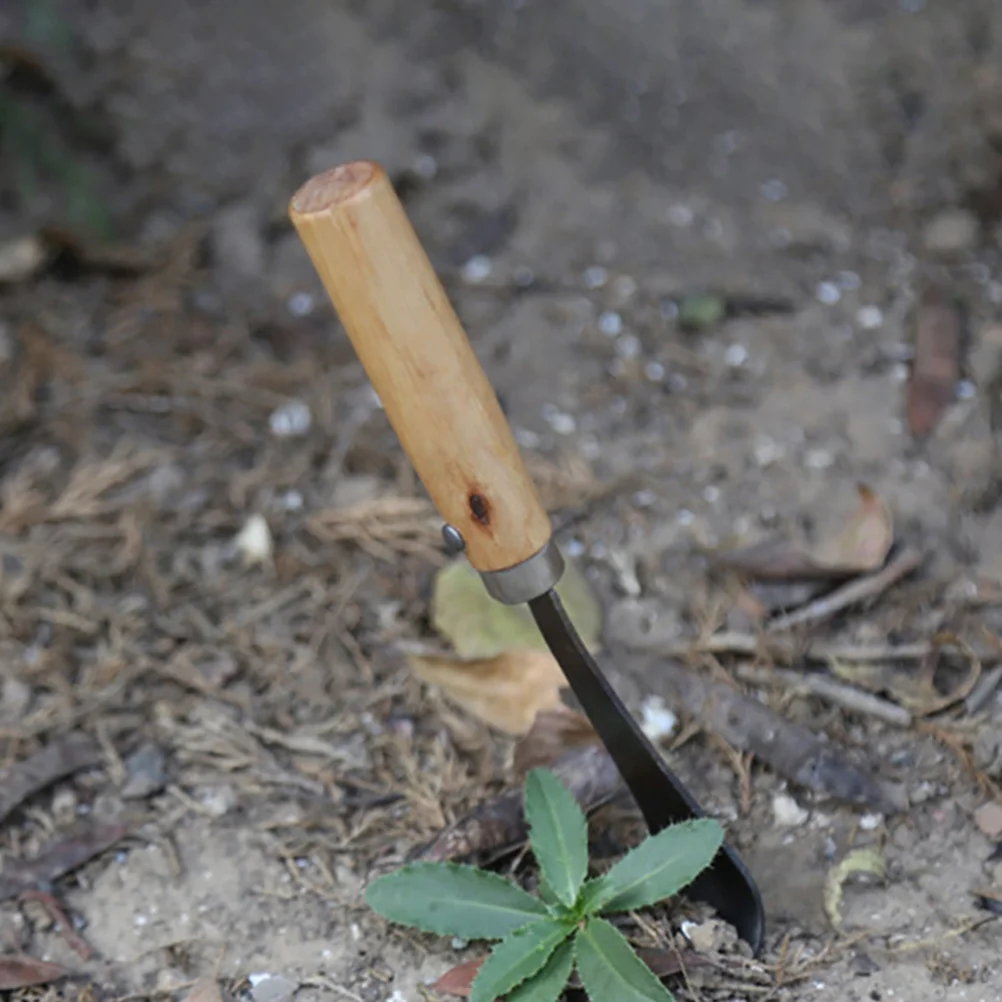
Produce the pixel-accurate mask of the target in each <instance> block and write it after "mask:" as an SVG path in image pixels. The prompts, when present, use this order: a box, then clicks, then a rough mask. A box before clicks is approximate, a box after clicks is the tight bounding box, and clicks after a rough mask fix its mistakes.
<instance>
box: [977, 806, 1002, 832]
mask: <svg viewBox="0 0 1002 1002" xmlns="http://www.w3.org/2000/svg"><path fill="white" fill-rule="evenodd" d="M974 823H975V824H976V825H977V826H978V829H979V830H980V831H981V833H982V834H983V835H986V836H987V837H988V838H990V839H997V838H1000V837H1002V804H999V803H996V802H995V801H994V800H991V801H989V802H988V803H987V804H982V805H981V806H980V807H979V808H978V809H977V810H976V811H975V812H974Z"/></svg>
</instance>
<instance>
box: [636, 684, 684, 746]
mask: <svg viewBox="0 0 1002 1002" xmlns="http://www.w3.org/2000/svg"><path fill="white" fill-rule="evenodd" d="M640 729H641V730H642V731H643V732H644V734H646V735H647V737H648V739H649V740H651V741H653V742H655V743H657V742H658V741H663V740H664V739H665V738H670V737H671V736H672V735H673V734H674V733H675V731H676V730H677V729H678V717H677V716H676V715H675V714H674V713H673V712H672V711H671V710H670V709H668V707H667V706H665V701H664V700H663V699H662V698H661V697H660V696H648V697H647V698H646V699H645V700H644V701H643V703H641V704H640Z"/></svg>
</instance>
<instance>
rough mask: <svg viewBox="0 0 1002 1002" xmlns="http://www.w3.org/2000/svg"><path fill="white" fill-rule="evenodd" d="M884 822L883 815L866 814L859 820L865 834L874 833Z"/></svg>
mask: <svg viewBox="0 0 1002 1002" xmlns="http://www.w3.org/2000/svg"><path fill="white" fill-rule="evenodd" d="M883 820H884V815H883V814H864V815H863V816H862V817H861V818H860V819H859V827H860V828H862V829H863V831H865V832H872V831H873V830H874V829H875V828H878V827H879V826H880V825H881V824H882V823H883Z"/></svg>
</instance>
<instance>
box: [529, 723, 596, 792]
mask: <svg viewBox="0 0 1002 1002" xmlns="http://www.w3.org/2000/svg"><path fill="white" fill-rule="evenodd" d="M598 743H599V738H598V735H597V734H596V733H595V728H594V727H592V725H591V721H590V720H589V719H588V718H587V717H586V716H584V715H583V714H581V713H578V712H577V710H572V709H571V708H570V707H569V706H564V705H563V704H561V705H560V706H557V707H555V708H554V709H552V710H540V712H539V713H537V714H536V719H535V720H534V721H533V722H532V726H531V727H530V728H529V731H528V733H527V734H526V735H525V737H523V738H521V739H520V740H519V742H518V744H516V745H515V752H514V756H513V759H512V769H513V771H514V773H515V778H516V779H517V780H518V781H519V782H520V783H521V782H522V781H523V780H524V779H525V777H526V776H527V775H528V773H529V770H530V769H540V768H547V769H548V768H550V767H551V766H553V765H554V764H555V763H557V762H559V761H560V759H562V758H563V757H564V756H565V755H566V754H567V753H568V752H570V751H573V750H574V749H576V748H580V747H581V746H582V745H588V744H598Z"/></svg>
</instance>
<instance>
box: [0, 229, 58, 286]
mask: <svg viewBox="0 0 1002 1002" xmlns="http://www.w3.org/2000/svg"><path fill="white" fill-rule="evenodd" d="M47 258H48V251H47V250H46V248H45V243H44V242H43V241H42V239H41V238H40V237H38V236H36V235H35V234H30V235H28V236H23V237H15V238H14V239H13V240H8V241H7V242H6V243H3V244H0V285H7V284H10V285H14V284H15V283H17V282H26V281H27V280H28V279H29V278H32V277H33V276H34V275H36V274H37V273H38V272H39V271H41V269H42V266H43V265H44V264H45V262H46V259H47Z"/></svg>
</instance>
